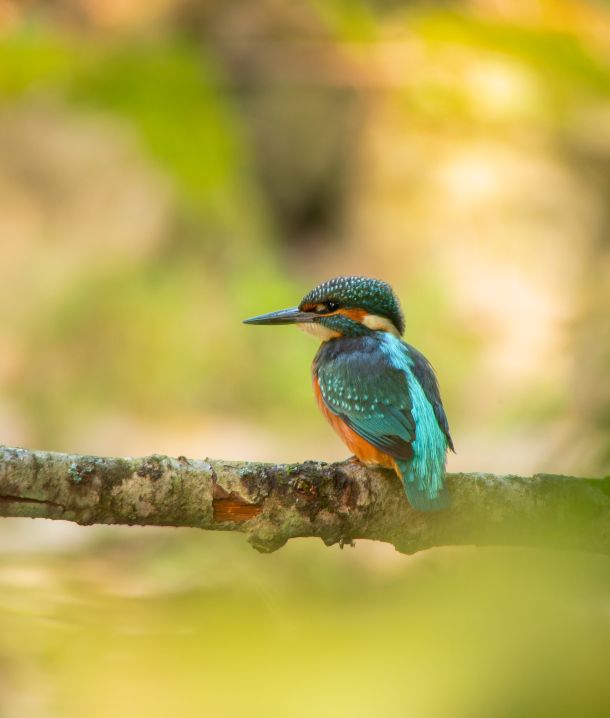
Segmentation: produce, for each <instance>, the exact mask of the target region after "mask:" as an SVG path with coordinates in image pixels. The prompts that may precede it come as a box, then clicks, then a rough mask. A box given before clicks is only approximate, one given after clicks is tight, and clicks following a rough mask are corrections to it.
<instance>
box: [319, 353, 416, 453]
mask: <svg viewBox="0 0 610 718" xmlns="http://www.w3.org/2000/svg"><path fill="white" fill-rule="evenodd" d="M361 343H362V342H361ZM362 344H364V343H362ZM317 376H318V383H319V386H320V393H321V394H322V399H323V401H324V403H325V405H326V406H327V407H328V408H329V409H330V411H332V412H333V414H337V416H339V417H340V418H341V419H342V420H343V421H344V422H345V423H346V424H347V425H348V426H349V427H350V428H351V429H353V430H354V431H355V432H356V433H357V434H358V435H359V436H361V437H362V438H363V439H366V441H368V442H369V443H370V444H372V445H373V446H375V447H376V448H378V449H379V450H380V451H382V452H384V453H386V454H388V455H389V456H391V457H392V458H395V459H405V460H406V459H410V458H411V456H412V455H413V451H412V449H411V442H412V441H413V439H414V438H415V422H414V419H413V416H412V415H411V400H410V395H409V389H408V386H407V375H406V373H405V372H404V371H402V370H400V369H397V368H396V367H393V366H392V365H391V363H390V362H389V361H388V359H387V357H385V356H384V355H383V353H382V352H381V351H375V347H374V346H373V347H370V346H366V344H364V346H363V347H362V349H357V350H354V351H350V352H342V353H340V354H338V355H337V356H336V358H334V359H333V361H328V362H320V364H319V366H318V369H317Z"/></svg>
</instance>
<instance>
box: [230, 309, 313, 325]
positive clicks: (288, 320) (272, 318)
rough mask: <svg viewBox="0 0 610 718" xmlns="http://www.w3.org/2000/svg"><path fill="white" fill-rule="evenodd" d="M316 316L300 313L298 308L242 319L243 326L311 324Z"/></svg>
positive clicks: (311, 313) (309, 313) (310, 313)
mask: <svg viewBox="0 0 610 718" xmlns="http://www.w3.org/2000/svg"><path fill="white" fill-rule="evenodd" d="M317 317H318V315H317V314H316V313H315V312H302V311H301V310H300V309H299V308H298V307H291V308H290V309H280V311H279V312H269V314H261V315H260V316H258V317H251V318H250V319H244V324H302V323H304V322H313V321H315V319H317Z"/></svg>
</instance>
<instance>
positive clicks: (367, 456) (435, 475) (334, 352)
mask: <svg viewBox="0 0 610 718" xmlns="http://www.w3.org/2000/svg"><path fill="white" fill-rule="evenodd" d="M245 324H296V325H297V326H298V327H299V328H300V329H303V330H304V331H306V332H307V333H309V334H313V335H314V336H315V337H318V338H319V339H321V340H322V345H321V346H320V348H319V350H318V353H317V354H316V357H315V359H314V361H313V365H312V375H313V386H314V391H315V395H316V399H317V401H318V404H319V406H320V408H321V410H322V412H323V414H324V415H325V416H326V418H327V419H328V421H329V422H330V424H331V426H332V427H333V428H334V430H335V431H336V432H337V433H338V434H339V436H340V437H341V439H342V440H343V441H344V443H345V444H346V445H347V447H348V448H349V449H350V451H352V452H353V453H354V454H355V455H356V457H357V458H358V459H360V460H361V461H362V462H364V463H365V464H378V465H381V466H384V467H387V468H392V469H394V471H395V472H396V474H397V475H398V477H399V478H400V479H401V480H402V482H403V485H404V489H405V493H406V495H407V498H408V500H409V502H410V503H411V505H412V506H413V507H414V508H415V509H418V510H419V511H434V510H439V509H443V508H446V507H447V506H448V505H449V497H448V494H447V490H446V489H445V488H444V486H443V479H444V474H445V461H446V454H447V449H451V450H452V451H453V450H454V448H453V442H452V440H451V435H450V434H449V424H448V422H447V417H446V416H445V410H444V409H443V404H442V401H441V397H440V393H439V389H438V383H437V381H436V377H435V375H434V371H433V369H432V367H431V365H430V363H429V362H428V360H427V359H426V358H425V357H424V355H423V354H421V353H420V352H419V351H417V349H415V348H414V347H412V346H411V345H410V344H407V343H406V342H405V341H403V340H402V338H401V337H402V334H403V332H404V328H405V323H404V318H403V314H402V310H401V308H400V303H399V301H398V299H397V297H396V295H395V294H394V292H393V290H392V288H391V287H390V285H389V284H386V282H382V281H380V280H378V279H370V278H368V277H336V278H334V279H330V280H328V281H327V282H324V283H323V284H320V285H319V286H317V287H316V288H315V289H312V290H311V292H309V294H307V295H306V296H305V297H304V298H303V300H302V301H301V303H300V304H299V306H298V307H294V308H291V309H282V310H281V311H279V312H271V313H270V314H262V315H261V316H258V317H252V318H251V319H246V320H245Z"/></svg>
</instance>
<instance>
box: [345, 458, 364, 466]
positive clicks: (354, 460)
mask: <svg viewBox="0 0 610 718" xmlns="http://www.w3.org/2000/svg"><path fill="white" fill-rule="evenodd" d="M341 463H342V464H350V465H351V464H361V463H362V462H361V461H360V459H359V458H358V457H357V456H350V457H349V459H345V460H344V461H342V462H341Z"/></svg>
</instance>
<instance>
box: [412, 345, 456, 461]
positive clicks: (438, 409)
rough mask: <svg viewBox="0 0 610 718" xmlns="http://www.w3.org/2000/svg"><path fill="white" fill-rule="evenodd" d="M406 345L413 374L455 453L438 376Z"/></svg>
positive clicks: (424, 360)
mask: <svg viewBox="0 0 610 718" xmlns="http://www.w3.org/2000/svg"><path fill="white" fill-rule="evenodd" d="M404 345H405V347H406V348H407V352H408V354H409V357H410V359H411V369H412V371H413V374H414V375H415V378H416V379H417V381H418V382H419V383H420V385H421V387H422V389H423V390H424V394H425V395H426V398H427V399H428V401H429V402H430V404H431V405H432V409H433V410H434V416H435V417H436V420H437V422H438V425H439V426H440V427H441V429H442V431H443V434H445V437H446V438H447V446H448V447H449V448H450V449H451V451H454V452H455V448H454V446H453V439H452V438H451V434H450V433H449V422H448V421H447V415H446V414H445V408H444V407H443V402H442V401H441V393H440V390H439V388H438V382H437V380H436V375H435V374H434V369H433V368H432V365H431V364H430V362H429V361H428V360H427V359H426V357H425V356H424V355H423V354H422V353H421V352H420V351H418V350H417V349H416V348H415V347H413V346H411V345H410V344H407V343H406V342H404Z"/></svg>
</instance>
